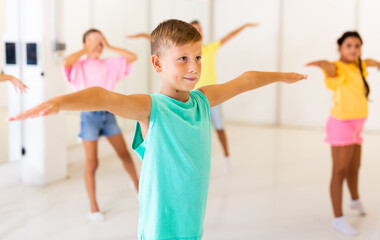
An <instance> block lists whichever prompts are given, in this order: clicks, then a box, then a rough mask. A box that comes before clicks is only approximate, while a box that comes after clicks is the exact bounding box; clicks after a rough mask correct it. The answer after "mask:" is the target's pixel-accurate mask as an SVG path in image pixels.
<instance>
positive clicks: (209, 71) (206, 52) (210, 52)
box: [190, 20, 258, 172]
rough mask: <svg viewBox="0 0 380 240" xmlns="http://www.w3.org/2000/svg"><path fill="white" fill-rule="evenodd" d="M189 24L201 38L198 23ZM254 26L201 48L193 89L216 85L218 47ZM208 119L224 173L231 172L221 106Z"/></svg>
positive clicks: (235, 31)
mask: <svg viewBox="0 0 380 240" xmlns="http://www.w3.org/2000/svg"><path fill="white" fill-rule="evenodd" d="M190 24H191V25H193V26H194V27H195V28H196V29H197V30H198V32H199V33H200V34H201V35H202V36H203V31H202V27H201V24H200V23H199V21H197V20H195V21H192V22H191V23H190ZM256 26H258V24H254V23H247V24H244V25H242V26H241V27H239V28H237V29H235V30H234V31H232V32H230V33H228V34H227V35H226V36H224V37H223V38H222V39H220V40H218V41H214V42H210V43H207V44H205V45H203V46H202V75H201V78H200V79H199V82H198V83H197V85H196V86H195V89H198V88H200V87H203V86H207V85H213V84H217V78H216V68H215V55H216V52H217V51H218V49H219V47H221V46H223V45H224V44H225V43H226V42H228V41H229V40H231V39H232V38H234V37H235V36H236V35H237V34H239V33H240V32H241V31H243V30H244V29H245V28H248V27H256ZM210 117H211V122H212V125H213V127H214V129H215V130H216V133H217V135H218V138H219V141H220V143H221V144H222V147H223V152H224V161H225V167H226V171H227V172H230V170H231V166H230V165H231V164H230V152H229V149H228V142H227V136H226V133H225V131H224V124H223V116H222V108H221V105H217V106H215V107H212V108H211V109H210Z"/></svg>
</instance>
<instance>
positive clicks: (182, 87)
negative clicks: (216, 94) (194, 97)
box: [152, 41, 202, 92]
mask: <svg viewBox="0 0 380 240" xmlns="http://www.w3.org/2000/svg"><path fill="white" fill-rule="evenodd" d="M160 52H161V53H162V54H160V56H157V55H153V56H152V61H153V65H154V68H155V69H156V71H157V72H159V73H160V75H161V79H162V81H163V82H162V84H163V87H170V88H172V89H175V90H176V91H177V92H178V91H182V92H188V91H191V90H193V89H194V87H195V85H196V84H197V83H198V81H199V78H200V75H201V67H202V66H201V56H202V41H198V42H192V43H187V44H184V45H181V46H174V45H171V46H170V47H165V48H163V49H161V51H160ZM155 60H156V62H155Z"/></svg>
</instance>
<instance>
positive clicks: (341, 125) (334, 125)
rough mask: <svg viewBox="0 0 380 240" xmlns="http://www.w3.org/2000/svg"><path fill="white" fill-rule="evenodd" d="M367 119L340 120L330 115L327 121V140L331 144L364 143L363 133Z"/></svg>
mask: <svg viewBox="0 0 380 240" xmlns="http://www.w3.org/2000/svg"><path fill="white" fill-rule="evenodd" d="M366 120H367V118H359V119H352V120H339V119H336V118H334V117H332V116H330V117H329V119H328V120H327V123H326V138H325V142H327V143H329V144H330V145H331V146H346V145H352V144H358V145H360V144H362V142H363V138H362V137H361V134H362V131H363V127H364V123H365V121H366Z"/></svg>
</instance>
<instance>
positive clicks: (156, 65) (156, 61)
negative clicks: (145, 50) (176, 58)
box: [152, 55, 162, 72]
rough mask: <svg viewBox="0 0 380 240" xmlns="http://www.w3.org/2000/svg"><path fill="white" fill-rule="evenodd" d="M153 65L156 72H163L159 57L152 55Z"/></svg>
mask: <svg viewBox="0 0 380 240" xmlns="http://www.w3.org/2000/svg"><path fill="white" fill-rule="evenodd" d="M152 64H153V67H154V69H155V70H156V72H161V71H162V66H161V61H160V57H159V56H158V55H152Z"/></svg>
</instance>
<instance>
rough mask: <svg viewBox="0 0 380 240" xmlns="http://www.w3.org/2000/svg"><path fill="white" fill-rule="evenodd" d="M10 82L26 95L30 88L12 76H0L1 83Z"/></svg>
mask: <svg viewBox="0 0 380 240" xmlns="http://www.w3.org/2000/svg"><path fill="white" fill-rule="evenodd" d="M3 81H9V82H10V83H12V85H13V86H14V87H15V89H16V91H17V89H18V90H20V92H21V93H26V90H27V89H28V87H27V86H26V85H25V84H24V83H23V82H21V81H20V80H19V79H17V78H15V77H13V76H12V75H6V74H0V82H3Z"/></svg>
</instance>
